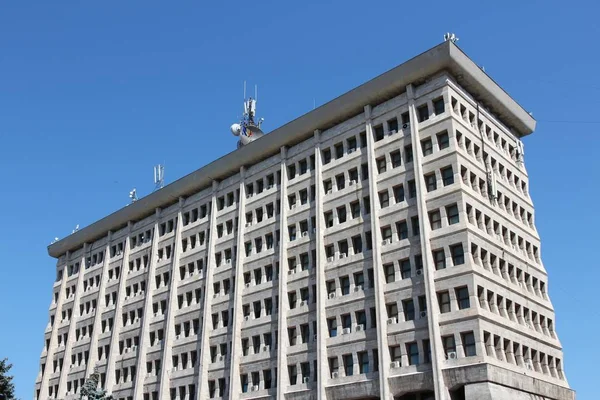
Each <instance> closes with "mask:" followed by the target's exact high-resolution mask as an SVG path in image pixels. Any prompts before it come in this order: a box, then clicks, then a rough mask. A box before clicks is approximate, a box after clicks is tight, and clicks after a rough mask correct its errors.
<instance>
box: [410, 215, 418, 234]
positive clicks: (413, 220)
mask: <svg viewBox="0 0 600 400" xmlns="http://www.w3.org/2000/svg"><path fill="white" fill-rule="evenodd" d="M410 224H411V225H412V234H413V236H419V217H412V218H411V219H410Z"/></svg>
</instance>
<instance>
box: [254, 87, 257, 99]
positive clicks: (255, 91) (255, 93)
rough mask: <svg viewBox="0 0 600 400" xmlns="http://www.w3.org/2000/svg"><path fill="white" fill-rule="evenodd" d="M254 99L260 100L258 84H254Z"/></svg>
mask: <svg viewBox="0 0 600 400" xmlns="http://www.w3.org/2000/svg"><path fill="white" fill-rule="evenodd" d="M254 100H256V101H258V85H254Z"/></svg>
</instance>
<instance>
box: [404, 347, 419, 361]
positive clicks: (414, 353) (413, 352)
mask: <svg viewBox="0 0 600 400" xmlns="http://www.w3.org/2000/svg"><path fill="white" fill-rule="evenodd" d="M406 354H407V356H408V365H419V346H418V345H417V343H416V342H413V343H407V344H406Z"/></svg>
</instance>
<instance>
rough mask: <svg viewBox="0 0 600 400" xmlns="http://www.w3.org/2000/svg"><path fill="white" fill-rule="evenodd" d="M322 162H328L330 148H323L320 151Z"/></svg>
mask: <svg viewBox="0 0 600 400" xmlns="http://www.w3.org/2000/svg"><path fill="white" fill-rule="evenodd" d="M321 154H322V159H323V164H324V165H325V164H329V163H330V162H331V149H324V150H323V151H322V152H321Z"/></svg>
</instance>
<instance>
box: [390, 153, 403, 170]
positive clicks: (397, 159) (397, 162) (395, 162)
mask: <svg viewBox="0 0 600 400" xmlns="http://www.w3.org/2000/svg"><path fill="white" fill-rule="evenodd" d="M390 160H391V161H392V168H398V167H399V166H401V165H402V156H401V155H400V150H395V151H392V152H391V153H390Z"/></svg>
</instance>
